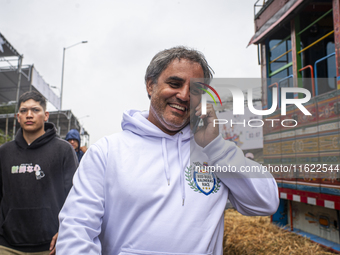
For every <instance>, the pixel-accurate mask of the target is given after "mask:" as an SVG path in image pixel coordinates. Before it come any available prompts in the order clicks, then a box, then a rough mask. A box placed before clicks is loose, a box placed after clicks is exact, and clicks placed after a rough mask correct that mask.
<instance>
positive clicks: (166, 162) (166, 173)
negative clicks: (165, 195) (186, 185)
mask: <svg viewBox="0 0 340 255" xmlns="http://www.w3.org/2000/svg"><path fill="white" fill-rule="evenodd" d="M166 152H167V149H166V140H165V138H164V137H162V155H163V161H164V165H165V177H166V179H167V181H168V186H169V185H170V173H169V163H168V154H167V153H166Z"/></svg>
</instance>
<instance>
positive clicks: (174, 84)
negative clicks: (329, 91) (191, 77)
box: [169, 82, 181, 87]
mask: <svg viewBox="0 0 340 255" xmlns="http://www.w3.org/2000/svg"><path fill="white" fill-rule="evenodd" d="M169 84H170V86H171V87H179V86H181V85H180V84H179V83H177V82H169Z"/></svg>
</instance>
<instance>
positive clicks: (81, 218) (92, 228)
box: [56, 144, 106, 255]
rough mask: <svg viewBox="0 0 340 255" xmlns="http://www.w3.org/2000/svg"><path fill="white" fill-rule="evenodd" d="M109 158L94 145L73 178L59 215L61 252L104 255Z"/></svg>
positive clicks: (58, 244)
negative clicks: (107, 165)
mask: <svg viewBox="0 0 340 255" xmlns="http://www.w3.org/2000/svg"><path fill="white" fill-rule="evenodd" d="M105 169H106V158H105V154H104V153H103V152H102V150H101V149H100V147H98V146H97V145H96V144H95V145H92V146H91V147H90V148H89V150H88V151H87V153H86V155H85V156H84V157H83V159H82V161H81V163H80V165H79V168H78V170H77V171H76V173H75V175H74V178H73V187H72V189H71V191H70V193H69V195H68V197H67V199H66V201H65V204H64V207H63V209H62V210H61V212H60V214H59V222H60V226H59V236H58V241H57V246H56V251H57V254H86V255H89V254H100V253H101V244H100V241H99V238H98V235H99V234H100V232H101V219H102V217H103V215H104V180H105Z"/></svg>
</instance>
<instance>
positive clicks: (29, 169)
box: [11, 163, 45, 180]
mask: <svg viewBox="0 0 340 255" xmlns="http://www.w3.org/2000/svg"><path fill="white" fill-rule="evenodd" d="M11 172H12V174H23V173H33V172H34V173H35V178H36V179H37V180H40V179H42V178H43V177H44V176H45V173H44V172H43V171H42V170H41V167H40V166H39V165H38V164H35V165H34V166H33V164H32V163H30V164H21V165H20V166H12V169H11Z"/></svg>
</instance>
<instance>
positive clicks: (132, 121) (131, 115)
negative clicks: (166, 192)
mask: <svg viewBox="0 0 340 255" xmlns="http://www.w3.org/2000/svg"><path fill="white" fill-rule="evenodd" d="M148 116H149V112H148V111H144V112H141V111H137V110H129V111H125V112H124V114H123V121H122V129H123V130H129V131H131V132H133V133H135V134H136V135H139V136H143V137H145V136H148V137H154V138H158V139H159V143H161V144H162V156H163V161H164V174H165V178H166V180H167V184H168V185H170V178H171V176H170V167H169V162H168V150H167V143H168V142H169V141H172V142H175V143H176V144H177V146H176V150H177V153H178V157H177V158H178V161H179V165H180V166H181V169H179V171H180V176H181V177H180V182H181V183H180V185H181V193H182V205H184V200H185V188H184V183H185V182H184V178H185V177H184V172H185V169H186V163H187V162H183V155H182V152H181V150H182V143H186V142H189V140H190V126H189V125H187V126H185V127H184V128H183V129H182V130H180V131H178V133H177V134H175V135H168V134H166V133H164V132H163V131H162V130H160V129H159V128H158V127H157V126H156V125H154V124H153V123H151V122H150V121H149V120H148V119H147V118H148Z"/></svg>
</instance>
